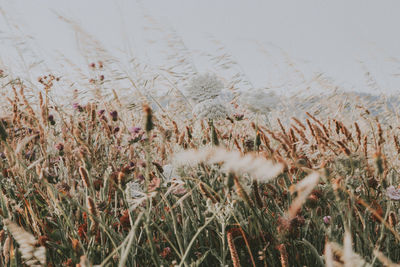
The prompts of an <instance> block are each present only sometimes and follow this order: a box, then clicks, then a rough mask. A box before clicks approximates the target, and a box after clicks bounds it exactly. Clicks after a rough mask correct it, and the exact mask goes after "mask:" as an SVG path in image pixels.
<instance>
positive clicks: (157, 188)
mask: <svg viewBox="0 0 400 267" xmlns="http://www.w3.org/2000/svg"><path fill="white" fill-rule="evenodd" d="M62 19H63V20H64V21H65V22H67V23H70V24H72V25H73V26H74V27H75V29H76V31H77V32H78V33H79V34H80V35H82V36H86V37H85V38H84V39H83V41H84V42H86V43H85V44H86V45H87V46H86V49H88V51H89V52H90V53H89V52H88V54H89V55H90V56H89V55H88V57H87V59H88V63H89V62H92V61H93V62H94V63H89V64H88V65H89V68H88V72H89V73H90V76H79V77H78V76H76V77H75V79H76V81H74V82H76V84H79V85H80V86H82V88H86V86H87V88H89V89H82V90H76V91H74V92H73V94H72V96H71V99H70V101H69V100H65V99H64V100H65V101H63V102H62V101H60V95H59V91H57V90H56V89H55V88H57V87H60V88H63V89H64V90H65V89H66V88H67V87H66V84H68V83H69V82H70V81H69V79H70V77H58V76H56V75H49V74H47V75H46V76H43V77H40V78H39V79H38V84H37V83H36V84H35V83H33V82H32V83H30V82H29V81H26V80H24V79H18V78H15V77H13V75H12V73H9V72H7V70H5V71H2V72H1V78H0V81H1V84H2V88H3V89H2V90H4V92H5V93H4V94H2V95H0V97H1V101H0V103H1V106H0V108H1V110H2V113H1V118H0V170H1V174H0V188H1V193H0V217H1V222H0V228H1V231H0V245H1V249H2V255H3V256H2V257H0V263H1V265H2V266H21V265H22V264H26V265H44V264H46V263H47V265H48V266H61V265H63V266H76V264H80V265H79V266H91V265H98V266H146V265H149V266H161V265H162V266H226V265H228V266H324V265H327V266H369V265H370V266H381V265H384V266H396V265H395V264H394V263H393V262H399V261H400V250H399V248H400V247H399V246H398V244H399V241H400V235H399V233H398V232H399V212H398V210H399V204H398V200H399V199H400V197H399V195H400V192H399V189H398V187H399V178H398V169H399V153H400V145H399V141H398V116H397V108H398V103H399V102H398V101H397V99H396V98H394V97H392V98H390V99H384V98H382V99H379V98H373V97H371V96H362V95H356V94H352V93H338V92H333V93H327V94H325V95H322V96H311V97H302V96H293V97H282V98H281V99H279V98H276V99H275V100H276V101H275V102H276V103H275V106H274V109H272V110H271V111H270V112H268V113H259V114H254V113H252V112H251V111H250V110H247V109H246V108H244V107H243V106H242V105H241V102H240V98H241V95H240V93H239V92H238V90H237V88H236V89H235V86H239V85H240V84H241V83H242V84H243V83H244V84H246V85H251V82H249V81H244V80H241V79H242V78H243V79H244V78H245V77H246V76H245V74H244V73H242V72H241V71H240V68H238V69H239V72H238V73H236V74H235V75H234V76H233V77H236V79H237V80H235V81H228V83H227V84H229V89H228V90H231V91H232V92H233V94H232V99H231V100H232V101H231V103H230V104H231V107H230V108H229V110H230V111H231V112H230V113H227V117H226V118H219V119H208V120H207V119H196V114H191V112H192V110H191V109H192V104H193V103H191V102H190V101H189V100H188V99H190V96H185V94H184V92H183V90H182V89H183V85H185V84H187V83H188V80H189V79H190V78H191V77H192V76H193V75H195V74H196V72H197V70H196V69H195V67H194V66H192V65H191V63H190V62H191V61H190V60H189V59H187V58H186V59H185V60H183V61H182V58H175V59H172V61H173V60H178V61H180V62H183V63H182V64H183V65H181V66H178V67H182V68H183V70H182V69H180V70H179V71H178V70H177V69H174V68H173V67H171V68H157V67H154V66H152V67H150V66H146V64H144V63H142V62H141V63H137V62H134V61H132V62H133V63H132V65H130V66H129V67H127V68H125V66H123V64H120V63H119V62H118V61H117V60H115V59H114V58H113V57H111V56H110V55H109V54H108V51H106V50H105V49H100V48H99V47H100V46H101V44H99V43H98V42H96V41H95V40H94V39H93V37H91V36H89V35H87V34H86V33H85V32H84V31H83V29H81V28H80V27H78V25H76V24H74V23H73V22H72V21H69V20H68V19H66V18H62ZM170 38H171V39H169V43H170V45H171V47H175V49H177V50H175V51H174V52H177V51H178V52H179V49H184V50H185V49H186V48H185V46H184V43H183V42H182V40H180V39H179V37H178V36H177V35H171V37H170ZM218 45H220V44H219V43H218ZM176 47H179V48H176ZM185 51H186V50H185ZM224 53H225V52H224ZM174 55H175V54H174ZM181 56H182V57H188V54H187V53H186V52H185V53H183V54H181ZM189 56H190V55H189ZM286 56H287V55H286ZM95 57H99V58H100V59H101V60H97V59H96V60H94V59H93V58H95ZM223 59H224V60H226V61H224V60H223ZM91 60H92V61H91ZM285 60H286V61H287V62H288V64H289V65H290V67H291V68H293V70H295V72H296V73H297V75H299V76H300V77H302V76H301V73H299V70H298V69H297V68H296V67H295V66H294V63H293V62H292V61H290V59H289V58H288V57H285ZM218 62H219V63H220V64H222V65H224V64H228V63H229V64H233V65H234V64H235V62H234V61H233V60H232V59H231V58H230V57H229V56H225V58H222V59H220V60H219V61H218ZM224 62H225V63H224ZM172 66H175V65H172ZM188 66H190V71H187V70H186V67H188ZM229 66H230V67H232V66H231V65H229ZM222 67H223V66H222ZM188 68H189V67H188ZM178 69H179V68H178ZM77 71H80V69H79V68H77ZM180 79H182V80H180ZM369 79H371V77H370V78H369ZM121 80H123V81H124V82H126V83H125V84H124V86H125V87H124V88H126V90H122V89H121V90H119V88H118V87H114V88H112V87H113V86H118V85H121V86H122V84H121V83H120V82H121ZM314 81H316V82H317V83H319V84H320V86H322V87H323V86H324V85H323V83H324V82H326V81H324V80H323V79H322V78H321V76H320V75H317V77H314V79H313V81H312V82H314ZM111 85H113V86H111ZM156 85H163V86H164V87H166V88H168V89H169V90H168V91H167V93H166V94H165V95H163V96H160V95H157V94H156V93H155V89H156ZM112 89H115V90H112ZM132 92H133V93H132ZM265 97H274V96H273V95H268V94H266V95H265ZM57 98H58V99H57ZM265 101H266V102H268V103H270V102H271V99H267V98H266V99H265Z"/></svg>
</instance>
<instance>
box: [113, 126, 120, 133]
mask: <svg viewBox="0 0 400 267" xmlns="http://www.w3.org/2000/svg"><path fill="white" fill-rule="evenodd" d="M119 130H120V128H119V127H118V126H117V127H115V128H114V131H113V133H114V134H116V133H118V132H119Z"/></svg>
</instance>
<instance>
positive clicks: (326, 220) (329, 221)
mask: <svg viewBox="0 0 400 267" xmlns="http://www.w3.org/2000/svg"><path fill="white" fill-rule="evenodd" d="M323 220H324V223H325V224H326V225H329V224H330V223H331V216H329V215H328V216H324V218H323Z"/></svg>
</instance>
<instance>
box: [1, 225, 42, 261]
mask: <svg viewBox="0 0 400 267" xmlns="http://www.w3.org/2000/svg"><path fill="white" fill-rule="evenodd" d="M3 223H4V225H5V226H6V227H7V229H8V231H9V232H10V233H11V234H12V236H13V237H14V239H15V240H16V241H17V243H18V244H19V251H20V252H21V255H22V258H23V259H24V260H25V264H27V265H28V266H44V265H45V264H46V248H45V247H36V244H37V240H36V238H35V237H34V236H33V235H32V234H30V233H28V232H27V231H25V230H24V229H23V228H22V227H19V226H18V225H17V224H15V223H14V222H12V221H11V220H9V219H4V220H3Z"/></svg>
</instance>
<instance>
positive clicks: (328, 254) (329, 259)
mask: <svg viewBox="0 0 400 267" xmlns="http://www.w3.org/2000/svg"><path fill="white" fill-rule="evenodd" d="M324 258H325V266H326V267H334V260H333V252H332V247H331V243H330V242H326V243H325V249H324Z"/></svg>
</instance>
